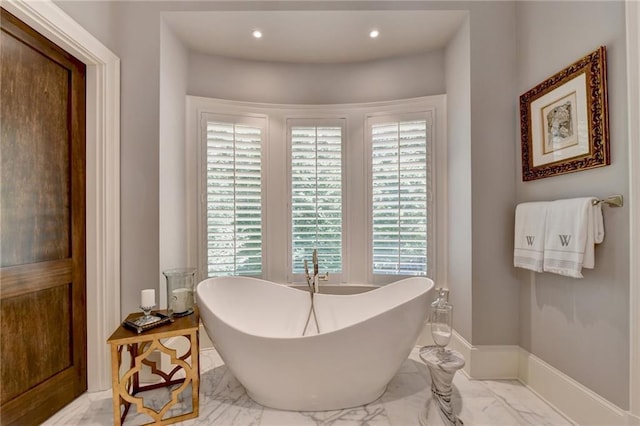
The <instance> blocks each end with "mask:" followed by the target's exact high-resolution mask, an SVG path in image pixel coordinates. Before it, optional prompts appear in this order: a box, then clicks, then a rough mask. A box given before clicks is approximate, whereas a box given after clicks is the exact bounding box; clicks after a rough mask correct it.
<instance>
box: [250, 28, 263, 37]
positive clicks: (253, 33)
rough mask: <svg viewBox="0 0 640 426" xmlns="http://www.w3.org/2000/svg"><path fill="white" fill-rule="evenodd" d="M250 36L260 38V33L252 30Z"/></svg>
mask: <svg viewBox="0 0 640 426" xmlns="http://www.w3.org/2000/svg"><path fill="white" fill-rule="evenodd" d="M251 34H252V35H253V37H255V38H262V31H260V30H253V32H252V33H251Z"/></svg>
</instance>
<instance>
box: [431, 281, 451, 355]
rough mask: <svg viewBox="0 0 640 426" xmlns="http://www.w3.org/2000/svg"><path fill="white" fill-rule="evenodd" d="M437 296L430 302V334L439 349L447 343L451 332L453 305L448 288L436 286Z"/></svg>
mask: <svg viewBox="0 0 640 426" xmlns="http://www.w3.org/2000/svg"><path fill="white" fill-rule="evenodd" d="M436 290H437V291H438V297H437V298H436V300H434V301H433V303H432V304H431V336H432V337H433V341H434V343H435V344H436V346H438V348H439V349H440V350H443V349H444V347H445V346H447V345H448V344H449V341H450V340H451V334H452V332H453V306H451V304H450V303H449V289H446V288H438V289H436Z"/></svg>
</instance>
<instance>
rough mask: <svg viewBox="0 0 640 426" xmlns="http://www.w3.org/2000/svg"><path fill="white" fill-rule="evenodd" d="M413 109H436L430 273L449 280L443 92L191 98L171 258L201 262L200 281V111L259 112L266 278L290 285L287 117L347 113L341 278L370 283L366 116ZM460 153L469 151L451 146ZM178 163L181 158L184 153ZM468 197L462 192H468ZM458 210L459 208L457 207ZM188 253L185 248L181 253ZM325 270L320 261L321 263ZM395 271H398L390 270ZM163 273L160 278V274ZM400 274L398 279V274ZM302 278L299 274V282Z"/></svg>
mask: <svg viewBox="0 0 640 426" xmlns="http://www.w3.org/2000/svg"><path fill="white" fill-rule="evenodd" d="M412 111H432V112H433V117H434V127H433V129H432V131H434V132H435V135H436V138H435V140H434V141H433V142H434V145H433V147H432V156H431V158H432V160H433V161H435V162H436V166H437V167H435V168H434V169H433V171H432V176H433V178H434V181H433V182H432V184H433V202H434V206H435V207H436V208H435V211H434V213H435V217H434V221H433V225H434V227H435V228H436V229H435V232H434V238H435V240H434V246H433V247H434V251H433V252H432V256H433V257H434V258H433V259H431V264H432V265H434V268H433V269H432V270H431V273H432V275H433V276H432V278H433V279H434V280H435V281H436V283H443V285H445V284H446V282H447V278H448V277H447V275H448V266H447V258H448V250H449V249H448V247H447V240H446V236H447V222H448V220H447V198H448V195H447V122H446V116H447V102H446V95H432V96H423V97H418V98H409V99H401V100H394V101H380V102H365V103H353V104H321V105H294V104H267V103H256V102H243V101H229V100H223V99H215V98H206V97H200V96H191V95H187V96H186V120H185V123H186V131H185V133H186V138H185V140H184V153H185V157H184V160H183V161H184V163H183V166H182V168H183V169H184V173H185V176H186V178H185V186H186V195H185V206H184V207H183V208H184V210H185V217H186V220H185V224H184V228H183V229H177V230H175V232H173V235H171V236H168V238H169V240H168V241H173V242H175V244H176V246H177V247H181V248H182V249H181V250H177V251H176V255H175V256H174V257H175V258H174V259H172V263H174V264H177V265H185V264H186V265H194V266H197V267H198V276H199V279H200V280H201V279H204V276H203V275H204V274H203V273H202V271H203V269H202V265H201V262H200V259H201V258H202V257H201V253H202V242H201V241H202V238H201V236H202V232H201V229H202V225H201V217H200V216H201V214H200V203H201V195H200V194H201V189H200V188H199V185H200V183H201V182H200V180H201V179H200V176H201V174H202V171H201V167H200V157H201V154H200V149H201V148H200V143H201V131H200V125H201V124H200V122H201V115H202V114H203V113H211V114H213V115H217V116H247V117H261V118H264V119H265V120H266V125H267V129H266V133H265V138H264V141H263V143H264V146H265V150H264V151H263V164H265V167H263V185H264V186H263V191H264V194H265V195H264V200H265V202H264V203H265V204H264V206H263V224H264V226H263V235H264V237H263V238H264V242H263V243H264V251H263V256H264V261H263V262H264V263H263V276H262V279H265V280H268V281H272V282H276V283H281V284H291V282H292V281H291V278H292V277H291V276H290V274H288V270H289V269H288V265H287V263H288V260H289V256H288V253H287V245H288V239H289V235H288V234H290V231H289V227H288V226H289V225H288V219H287V212H288V208H287V205H286V202H287V199H288V197H289V195H288V194H289V193H288V192H287V188H288V186H287V185H288V182H287V180H288V179H287V172H286V170H287V164H286V162H287V153H286V150H287V148H286V143H287V142H286V140H287V137H286V126H287V123H286V122H287V119H289V118H309V117H312V118H329V119H335V118H344V119H345V120H346V126H347V127H346V136H345V138H344V141H343V144H344V158H343V161H344V162H345V164H346V166H345V168H344V175H343V179H344V180H345V187H344V188H343V189H344V192H343V198H344V200H345V201H344V204H343V208H344V211H343V215H344V218H343V227H344V231H343V238H344V239H346V244H345V245H344V247H343V248H344V260H343V262H344V268H343V277H342V282H345V283H349V284H372V283H373V279H372V277H371V275H372V274H371V273H370V272H369V271H370V269H372V268H370V266H369V265H370V262H371V260H370V259H369V256H368V252H369V250H368V247H367V241H366V240H367V239H368V238H369V237H368V234H369V229H370V228H369V225H368V223H367V207H366V206H365V204H366V203H367V198H368V194H367V192H368V185H369V182H368V179H369V178H368V173H367V168H368V167H369V161H368V158H369V157H368V156H369V155H370V154H368V153H367V152H366V151H367V146H366V145H367V144H366V142H365V141H366V134H365V133H366V118H367V117H368V116H378V115H393V114H403V113H407V112H412ZM454 154H456V155H464V153H458V152H454ZM175 161H181V160H180V159H179V157H176V158H175ZM463 195H464V194H463ZM452 214H453V215H454V216H455V212H452ZM180 253H185V254H180ZM320 272H321V273H322V272H323V271H322V265H320ZM393 277H396V276H393ZM161 278H162V277H161ZM398 279H399V278H398ZM295 283H297V284H304V281H302V280H295Z"/></svg>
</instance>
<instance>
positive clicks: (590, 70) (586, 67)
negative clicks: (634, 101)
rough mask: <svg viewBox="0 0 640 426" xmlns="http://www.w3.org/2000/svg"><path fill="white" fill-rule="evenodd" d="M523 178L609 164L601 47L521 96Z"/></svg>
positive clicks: (605, 95)
mask: <svg viewBox="0 0 640 426" xmlns="http://www.w3.org/2000/svg"><path fill="white" fill-rule="evenodd" d="M520 131H521V137H522V180H523V181H530V180H535V179H541V178H545V177H550V176H555V175H560V174H565V173H572V172H577V171H581V170H586V169H591V168H594V167H602V166H607V165H609V164H611V158H610V155H609V112H608V107H607V61H606V48H605V47H604V46H601V47H600V48H598V50H596V51H594V52H592V53H590V54H588V55H587V56H585V57H584V58H582V59H580V60H579V61H577V62H575V63H573V64H572V65H570V66H568V67H567V68H565V69H563V70H562V71H560V72H559V73H557V74H555V75H553V76H552V77H550V78H549V79H547V80H545V81H543V82H542V83H540V84H538V85H537V86H536V87H534V88H533V89H531V90H529V91H528V92H526V93H525V94H523V95H521V96H520Z"/></svg>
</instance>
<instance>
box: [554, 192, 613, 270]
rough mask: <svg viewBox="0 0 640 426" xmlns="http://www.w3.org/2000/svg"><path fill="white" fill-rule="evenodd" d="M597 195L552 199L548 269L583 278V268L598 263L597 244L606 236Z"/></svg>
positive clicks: (591, 266) (591, 267)
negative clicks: (596, 201)
mask: <svg viewBox="0 0 640 426" xmlns="http://www.w3.org/2000/svg"><path fill="white" fill-rule="evenodd" d="M593 200H595V198H593V197H591V198H572V199H568V200H557V201H552V202H551V203H550V204H549V209H548V211H547V225H546V230H545V242H544V264H543V269H544V271H545V272H554V273H556V274H560V275H566V276H568V277H574V278H582V268H590V269H593V267H594V265H595V260H594V259H595V256H594V244H599V243H601V242H602V240H603V239H604V225H603V221H602V209H601V206H600V205H599V204H596V205H593Z"/></svg>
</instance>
